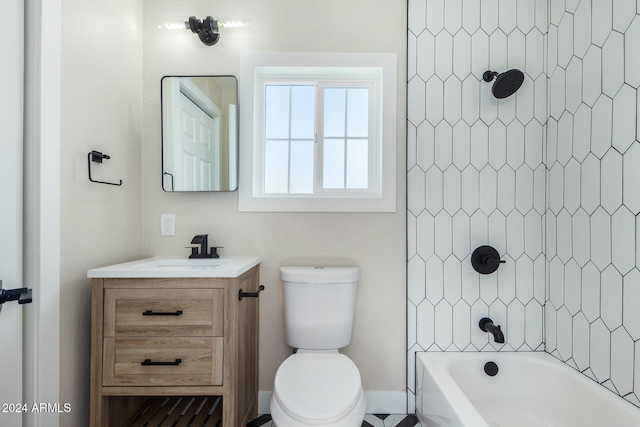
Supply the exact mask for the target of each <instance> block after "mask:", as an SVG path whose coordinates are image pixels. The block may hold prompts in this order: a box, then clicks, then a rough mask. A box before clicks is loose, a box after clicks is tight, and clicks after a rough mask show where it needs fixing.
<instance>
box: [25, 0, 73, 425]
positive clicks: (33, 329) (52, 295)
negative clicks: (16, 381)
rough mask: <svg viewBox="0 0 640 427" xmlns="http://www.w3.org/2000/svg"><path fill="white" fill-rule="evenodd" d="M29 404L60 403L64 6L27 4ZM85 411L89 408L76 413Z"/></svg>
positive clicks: (51, 417) (36, 420) (44, 0)
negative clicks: (30, 298) (29, 291)
mask: <svg viewBox="0 0 640 427" xmlns="http://www.w3.org/2000/svg"><path fill="white" fill-rule="evenodd" d="M24 3H25V108H24V120H25V126H24V190H23V191H24V202H23V207H24V218H23V221H24V222H23V224H24V225H23V227H24V235H23V241H24V248H23V255H24V256H23V259H24V274H23V276H24V277H23V279H24V282H23V283H25V286H27V284H28V286H29V287H31V288H33V303H32V304H28V305H27V307H26V310H25V315H24V334H25V335H24V361H23V383H24V389H23V390H24V391H23V394H24V401H25V402H29V403H31V404H33V403H51V404H56V403H58V404H60V405H63V404H64V403H66V402H61V401H60V249H61V248H60V147H61V145H60V113H61V93H60V91H61V87H60V86H61V83H60V82H61V80H60V77H61V69H60V68H61V51H62V49H61V48H62V0H24ZM71 410H76V411H82V410H85V408H71ZM24 426H25V427H45V426H46V427H59V426H60V414H59V413H58V412H55V411H53V412H27V413H25V418H24Z"/></svg>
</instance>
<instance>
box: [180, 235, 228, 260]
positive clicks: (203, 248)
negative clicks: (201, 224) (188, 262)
mask: <svg viewBox="0 0 640 427" xmlns="http://www.w3.org/2000/svg"><path fill="white" fill-rule="evenodd" d="M191 244H192V245H200V252H198V248H197V247H196V246H187V247H188V248H189V247H190V248H191V255H189V258H220V255H218V248H221V247H222V246H212V247H211V251H209V235H208V234H198V235H196V236H194V237H193V239H191Z"/></svg>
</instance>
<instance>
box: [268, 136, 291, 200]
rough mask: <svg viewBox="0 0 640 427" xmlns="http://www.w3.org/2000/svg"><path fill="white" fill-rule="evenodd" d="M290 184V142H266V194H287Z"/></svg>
mask: <svg viewBox="0 0 640 427" xmlns="http://www.w3.org/2000/svg"><path fill="white" fill-rule="evenodd" d="M288 182H289V143H288V141H266V143H265V150H264V192H265V193H287V192H288V188H289V185H288Z"/></svg>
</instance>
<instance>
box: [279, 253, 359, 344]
mask: <svg viewBox="0 0 640 427" xmlns="http://www.w3.org/2000/svg"><path fill="white" fill-rule="evenodd" d="M280 277H281V278H282V283H283V291H284V307H285V325H286V335H287V343H288V344H289V345H290V346H291V347H294V348H302V349H308V350H329V349H338V348H342V347H346V346H347V345H349V343H350V342H351V329H352V326H353V314H354V310H355V304H356V288H357V285H358V279H359V278H360V269H359V268H358V267H307V266H296V267H280Z"/></svg>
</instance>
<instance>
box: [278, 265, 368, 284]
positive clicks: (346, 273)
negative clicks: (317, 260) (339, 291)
mask: <svg viewBox="0 0 640 427" xmlns="http://www.w3.org/2000/svg"><path fill="white" fill-rule="evenodd" d="M280 277H281V278H282V280H283V281H285V282H301V283H347V282H356V281H358V279H359V278H360V269H359V268H358V267H328V266H286V267H280Z"/></svg>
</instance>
